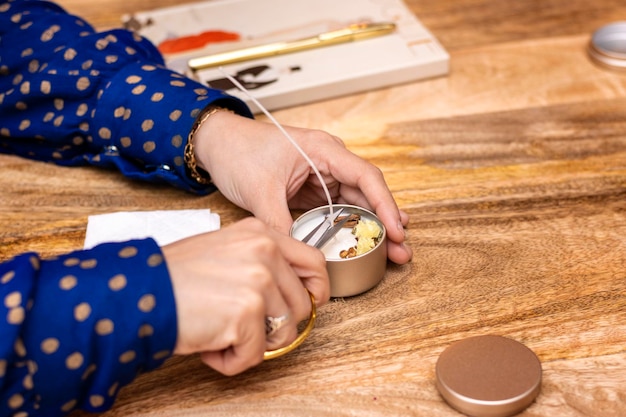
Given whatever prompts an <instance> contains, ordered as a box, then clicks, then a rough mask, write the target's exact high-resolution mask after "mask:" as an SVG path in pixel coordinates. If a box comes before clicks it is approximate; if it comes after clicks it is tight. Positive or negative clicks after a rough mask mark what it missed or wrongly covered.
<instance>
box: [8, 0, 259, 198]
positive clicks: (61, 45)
mask: <svg viewBox="0 0 626 417" xmlns="http://www.w3.org/2000/svg"><path fill="white" fill-rule="evenodd" d="M3 5H5V6H4V9H5V10H0V28H2V29H0V32H1V36H2V43H0V72H1V73H2V74H5V75H6V76H3V77H0V111H1V112H2V114H3V115H7V116H8V117H3V118H2V121H0V132H1V133H2V135H1V136H0V146H2V147H3V150H6V152H10V153H14V154H17V155H21V156H24V157H28V158H35V159H40V160H45V161H50V162H54V163H57V164H62V165H86V164H90V165H95V166H102V167H114V168H117V169H119V170H120V171H121V172H122V173H123V174H124V175H126V176H129V177H131V178H134V179H140V180H145V181H153V182H161V183H163V182H165V183H169V184H171V185H173V186H176V187H178V188H181V189H185V190H188V191H192V192H196V193H200V194H206V193H208V192H211V191H213V190H214V187H213V186H212V185H202V184H198V183H197V182H196V181H195V180H193V179H192V178H191V177H190V176H189V174H188V172H187V169H186V167H185V165H184V164H183V163H181V161H183V152H184V143H180V142H181V139H180V138H185V140H186V138H187V135H188V134H189V131H190V130H191V127H192V125H193V123H194V120H195V117H196V115H197V114H199V113H200V111H201V110H202V109H203V108H205V107H206V106H207V105H209V104H212V103H215V102H216V101H219V105H221V106H224V107H229V108H231V109H232V110H234V111H235V112H237V113H240V114H242V115H245V116H248V117H252V115H251V113H250V111H249V109H248V108H247V107H246V105H245V104H244V103H243V102H242V101H240V100H239V99H237V98H234V97H231V96H228V95H226V94H225V93H223V92H221V91H219V90H215V89H211V88H207V87H205V86H203V85H202V84H200V83H198V82H196V81H193V80H191V79H188V78H186V77H184V76H182V75H181V74H178V73H176V72H173V71H171V70H169V69H167V68H166V67H165V66H164V62H163V58H162V56H161V55H160V54H159V52H158V50H157V49H156V48H155V47H154V46H153V45H152V44H150V43H149V42H148V41H147V40H145V39H143V38H141V37H139V36H137V35H135V34H133V33H131V32H128V31H124V30H113V31H108V32H101V33H96V32H95V31H93V29H92V28H91V27H90V26H89V25H88V24H87V23H85V22H84V21H82V20H81V19H77V18H76V17H73V16H69V15H67V14H65V13H64V12H63V11H62V10H60V9H58V8H56V7H55V6H53V5H49V4H45V3H39V2H36V1H34V2H14V1H10V2H6V3H3ZM51 22H54V23H51ZM5 28H7V29H5ZM5 32H6V33H5ZM3 45H10V47H3ZM15 51H18V52H19V53H15ZM33 137H38V138H41V139H42V140H41V141H37V142H34V141H32V139H31V138H33ZM183 142H184V141H183ZM112 147H114V148H116V149H117V150H118V152H110V151H109V150H110V149H112Z"/></svg>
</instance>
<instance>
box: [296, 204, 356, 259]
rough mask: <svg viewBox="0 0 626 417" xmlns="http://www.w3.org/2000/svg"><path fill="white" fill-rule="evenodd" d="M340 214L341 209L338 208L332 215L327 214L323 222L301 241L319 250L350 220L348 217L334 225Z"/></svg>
mask: <svg viewBox="0 0 626 417" xmlns="http://www.w3.org/2000/svg"><path fill="white" fill-rule="evenodd" d="M342 212H343V208H340V209H339V210H336V211H335V212H333V213H332V214H331V213H329V214H327V215H326V216H325V217H324V220H323V221H322V222H321V223H320V224H319V225H318V226H316V227H315V228H314V229H313V230H312V231H311V232H310V233H309V234H308V235H306V236H305V237H304V239H302V241H303V242H304V243H306V244H307V245H310V246H314V247H316V248H317V249H321V247H322V246H324V245H325V244H326V242H328V241H329V240H330V239H331V238H332V237H333V236H335V235H336V234H337V232H338V231H339V230H341V228H342V227H343V225H344V224H345V223H346V222H347V221H348V220H349V219H350V216H345V217H344V218H343V219H341V220H339V221H338V222H336V223H335V221H336V220H337V218H338V217H339V215H340V214H341V213H342Z"/></svg>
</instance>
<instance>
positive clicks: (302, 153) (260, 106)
mask: <svg viewBox="0 0 626 417" xmlns="http://www.w3.org/2000/svg"><path fill="white" fill-rule="evenodd" d="M219 70H220V71H221V73H222V74H223V75H224V76H225V77H226V78H228V79H229V80H230V82H232V83H233V84H234V85H235V86H236V87H237V88H238V89H239V90H241V92H243V93H244V94H245V95H246V96H247V97H248V98H249V99H250V100H252V102H253V103H254V104H256V105H257V107H258V108H259V109H261V111H262V112H263V113H264V114H265V115H266V116H267V117H268V119H270V120H271V121H272V123H274V124H275V125H276V127H277V128H278V129H279V130H280V131H281V132H282V134H283V135H285V137H286V138H287V139H289V142H291V144H292V145H293V146H294V147H295V148H296V149H297V150H298V152H300V154H301V155H302V157H303V158H304V159H305V160H306V161H307V162H308V164H309V165H310V166H311V168H312V169H313V172H315V175H316V176H317V178H318V179H319V181H320V184H322V188H323V189H324V194H326V199H327V200H328V208H329V211H330V213H329V214H330V215H331V216H332V214H333V200H332V198H331V197H330V191H328V187H326V183H325V182H324V179H323V178H322V174H320V172H319V170H318V169H317V167H316V166H315V164H314V163H313V161H312V160H311V158H309V156H308V155H307V154H306V152H304V150H303V149H302V148H301V147H300V145H298V144H297V143H296V141H295V140H294V139H293V138H292V137H291V135H290V134H289V133H287V131H286V130H285V128H283V126H282V125H281V124H280V123H278V121H277V120H276V119H275V118H274V116H272V115H271V114H270V112H269V111H267V109H266V108H265V107H264V106H263V105H262V104H261V103H259V101H258V100H257V99H256V98H254V97H253V96H252V94H250V92H249V91H248V90H247V89H246V88H245V87H244V86H243V85H241V83H240V82H239V81H237V80H236V79H235V78H234V77H232V76H231V75H230V74H227V73H226V71H224V69H223V68H222V67H219Z"/></svg>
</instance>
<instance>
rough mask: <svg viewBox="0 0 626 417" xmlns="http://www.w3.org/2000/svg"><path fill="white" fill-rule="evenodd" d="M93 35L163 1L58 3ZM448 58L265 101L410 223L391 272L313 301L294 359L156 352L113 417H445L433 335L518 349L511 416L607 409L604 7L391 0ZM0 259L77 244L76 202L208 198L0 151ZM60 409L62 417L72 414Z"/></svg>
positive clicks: (610, 164)
mask: <svg viewBox="0 0 626 417" xmlns="http://www.w3.org/2000/svg"><path fill="white" fill-rule="evenodd" d="M61 3H62V4H63V5H65V6H66V7H68V8H69V9H70V10H71V11H74V12H77V13H80V14H82V15H83V16H85V17H87V18H88V19H89V20H91V21H92V22H94V23H95V24H96V25H97V26H98V27H99V28H109V27H112V26H116V25H117V24H118V22H119V17H120V15H121V14H123V13H126V12H130V11H133V10H143V9H147V8H150V7H159V6H164V5H167V4H174V3H178V2H177V1H175V0H150V1H148V0H142V1H132V2H129V1H127V0H101V1H99V2H87V1H84V0H63V1H61ZM407 3H408V4H409V5H410V7H411V8H412V10H413V11H414V12H415V13H416V15H417V16H419V18H420V20H421V21H422V22H423V23H424V24H425V25H426V26H427V27H428V28H429V29H430V30H431V31H432V32H433V33H434V34H435V36H437V37H438V39H439V40H440V41H441V42H442V44H443V45H444V47H445V48H446V49H447V50H448V51H449V52H450V54H451V71H450V74H449V76H446V77H441V78H437V79H432V80H427V81H421V82H416V83H412V84H408V85H402V86H397V87H393V88H388V89H383V90H379V91H371V92H366V93H363V94H356V95H352V96H349V97H342V98H338V99H335V100H329V101H325V102H319V103H314V104H310V105H305V106H300V107H297V108H291V109H286V110H282V111H277V112H275V116H276V117H277V118H278V119H279V120H280V121H281V122H283V123H285V124H293V125H298V126H304V127H312V128H320V129H324V130H327V131H330V132H333V133H335V134H337V135H339V136H340V137H342V138H343V139H344V140H345V142H346V144H347V146H348V147H349V148H350V149H352V150H353V151H354V152H356V153H357V154H359V155H362V156H363V157H364V158H367V159H368V160H370V161H372V162H373V163H375V164H376V165H378V166H379V167H380V168H381V169H382V170H383V171H384V173H385V176H386V178H387V180H388V182H389V184H390V186H391V189H392V190H393V193H394V195H395V197H396V199H397V201H398V203H399V205H400V206H401V208H402V209H404V210H406V211H407V212H408V213H410V215H411V216H412V220H411V223H410V225H409V228H408V235H409V242H410V245H411V246H412V247H413V250H414V251H415V256H414V259H413V261H412V262H411V263H410V264H408V265H405V266H397V265H390V266H389V268H388V273H387V275H386V277H385V279H384V280H383V282H382V283H381V284H380V285H379V286H378V287H376V288H374V289H373V290H371V291H370V292H368V293H366V294H363V295H360V296H357V297H353V298H348V299H338V300H334V301H332V302H331V303H329V304H328V305H326V306H324V307H322V308H321V309H320V311H319V319H318V323H317V326H316V328H315V329H314V331H313V333H312V335H311V336H310V338H309V339H308V340H307V341H306V342H305V343H304V344H303V345H302V346H301V347H300V348H299V349H298V350H297V351H295V352H293V353H291V354H289V355H287V356H284V357H282V358H279V359H275V360H272V361H269V362H266V363H264V364H262V365H260V366H259V367H257V368H255V369H253V370H250V371H249V372H246V373H244V374H242V375H239V376H236V377H231V378H227V377H223V376H220V375H218V374H217V373H215V372H213V371H211V370H210V369H208V368H205V367H203V366H202V365H201V363H200V362H199V360H198V359H197V358H195V357H190V358H173V359H171V360H170V361H169V362H168V363H166V365H165V366H164V367H163V368H161V369H159V370H157V371H155V372H152V373H149V374H146V375H143V376H141V377H140V378H139V379H137V380H136V381H135V382H134V383H133V384H131V385H130V386H128V387H126V388H125V389H123V390H122V392H121V394H120V396H119V398H118V401H117V403H116V407H115V408H114V409H113V410H111V411H110V412H108V413H106V416H107V417H113V416H125V417H127V416H148V415H155V416H320V415H323V416H418V415H419V416H456V415H458V413H456V412H455V411H454V410H452V409H451V408H450V407H448V406H447V405H446V404H445V403H444V402H443V401H442V399H441V398H440V396H439V395H438V393H437V391H436V388H435V383H434V382H435V378H434V377H435V374H434V369H435V363H436V361H437V358H438V355H439V354H440V353H441V352H442V351H443V349H445V348H446V347H447V346H449V345H450V344H451V343H452V342H454V341H456V340H459V339H462V338H465V337H468V336H475V335H483V334H499V335H504V336H508V337H511V338H514V339H516V340H519V341H521V342H523V343H525V344H526V345H527V346H528V347H530V348H531V349H533V350H534V351H535V352H536V353H537V355H538V356H539V358H540V359H541V361H542V364H543V371H544V372H543V376H544V380H543V386H542V392H541V394H540V396H539V397H538V399H537V400H536V402H535V403H534V404H533V405H532V406H531V407H530V408H529V409H528V410H527V411H525V412H524V413H523V414H522V415H524V416H566V417H569V416H571V417H578V416H594V417H595V416H603V417H610V416H615V417H617V416H624V415H626V201H625V200H626V73H617V72H612V71H608V70H604V69H601V68H599V67H597V66H595V65H593V64H592V63H591V62H590V61H589V59H588V58H587V55H586V52H585V48H586V45H587V42H588V40H589V36H590V34H591V32H592V31H593V30H594V29H596V28H597V27H599V26H601V25H603V24H605V23H609V22H612V21H616V20H622V19H623V18H624V16H625V15H626V3H625V2H624V1H623V0H596V1H593V2H591V1H588V0H544V1H541V2H539V1H521V0H520V1H516V2H506V1H495V0H437V1H429V0H408V1H407ZM0 166H1V167H2V168H1V170H0V189H1V190H2V191H1V196H2V197H1V202H0V213H1V214H0V245H1V247H0V259H7V258H8V257H10V256H12V255H14V254H17V253H20V252H23V251H26V250H36V251H39V252H40V253H42V254H43V255H46V256H48V255H54V254H57V253H62V252H66V251H69V250H72V249H76V248H80V247H81V246H82V242H83V239H84V232H85V226H86V221H87V216H88V215H89V214H95V213H103V212H111V211H117V210H150V209H182V208H204V207H210V208H211V209H212V210H214V211H216V212H218V213H219V214H220V215H221V217H222V222H223V224H229V223H231V222H233V221H235V220H237V219H240V218H242V217H244V216H245V215H246V213H245V212H243V211H242V210H240V209H237V208H236V207H234V206H232V205H231V204H230V203H228V202H227V201H226V200H225V199H224V198H223V197H222V196H220V195H219V194H214V195H211V196H208V197H204V198H199V197H195V196H192V195H189V194H186V193H184V192H181V191H177V190H174V189H170V188H167V187H158V186H152V185H147V184H141V183H135V182H131V181H128V180H125V179H123V178H122V177H121V175H119V174H117V173H115V172H104V171H99V170H96V169H91V168H62V167H56V166H53V165H49V164H43V163H37V162H32V161H26V160H23V159H19V158H16V157H12V156H0ZM79 414H80V413H79Z"/></svg>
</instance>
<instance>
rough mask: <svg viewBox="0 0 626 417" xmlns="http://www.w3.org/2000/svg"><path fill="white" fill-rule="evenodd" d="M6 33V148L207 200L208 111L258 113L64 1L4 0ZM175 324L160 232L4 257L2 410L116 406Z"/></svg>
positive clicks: (1, 110) (155, 359)
mask: <svg viewBox="0 0 626 417" xmlns="http://www.w3.org/2000/svg"><path fill="white" fill-rule="evenodd" d="M0 38H1V42H0V114H2V116H3V117H2V118H0V147H2V151H3V152H6V153H12V154H15V155H20V156H23V157H27V158H32V159H37V160H42V161H49V162H53V163H56V164H61V165H68V166H71V165H94V166H102V167H112V168H117V169H118V170H119V171H120V172H121V173H122V174H124V175H126V176H128V177H130V178H133V179H138V180H145V181H154V182H160V183H168V184H171V185H173V186H175V187H179V188H181V189H184V190H189V191H192V192H196V193H201V194H206V193H208V192H211V191H212V190H213V189H212V188H207V186H205V185H200V184H198V183H197V182H196V181H194V180H193V179H192V178H190V177H189V175H188V172H187V170H186V167H185V164H184V163H183V152H184V147H185V143H186V138H187V135H188V133H189V131H190V129H191V127H192V125H193V122H194V120H195V118H196V116H197V115H198V114H199V113H200V112H201V111H202V109H203V108H204V107H206V106H207V105H209V104H214V103H215V104H219V105H220V106H224V107H228V108H231V109H232V110H234V111H235V112H237V113H239V114H242V115H244V116H247V117H252V115H251V113H250V112H249V110H248V108H247V107H246V106H245V104H244V103H243V102H241V101H240V100H238V99H236V98H233V97H230V96H228V95H226V94H224V93H222V92H220V91H217V90H213V89H210V88H206V86H203V85H201V84H199V83H197V82H195V81H193V80H190V79H187V78H185V77H184V76H182V75H180V74H177V73H175V72H173V71H171V70H169V69H167V68H166V67H165V66H164V62H163V59H162V57H161V56H160V54H159V53H158V51H157V49H156V48H155V47H154V46H153V45H152V44H150V43H149V42H148V41H146V40H145V39H142V38H141V37H139V36H137V35H136V34H133V33H131V32H128V31H124V30H113V31H108V32H101V33H97V32H95V31H94V30H93V28H92V27H91V26H90V25H89V24H88V23H86V22H85V21H83V20H82V19H80V18H77V17H75V16H70V15H68V14H67V13H65V11H64V10H62V9H61V8H60V7H58V6H56V5H54V4H53V3H49V2H40V1H28V2H26V1H14V0H5V1H0ZM33 138H37V140H33ZM176 330H177V329H176V314H175V305H174V298H173V293H172V288H171V283H170V281H169V275H168V272H167V267H166V265H165V262H164V260H163V256H162V254H161V252H160V249H159V248H158V246H157V245H156V244H155V242H154V241H152V240H140V241H132V242H127V243H115V244H106V245H100V246H98V247H96V248H94V249H92V250H89V251H77V252H74V253H71V254H68V255H65V256H59V257H57V258H55V259H48V260H41V259H40V258H39V257H38V256H37V255H36V254H32V253H28V254H23V255H20V256H18V257H16V258H14V259H12V260H10V261H8V262H5V263H2V264H0V334H1V335H2V337H1V338H0V387H1V391H0V415H14V416H33V415H45V416H59V415H64V414H66V413H70V412H71V411H73V410H75V409H76V408H83V409H85V410H87V411H92V412H102V411H105V410H106V409H108V408H110V407H111V405H112V404H113V401H114V400H115V396H116V395H117V393H118V392H119V390H120V388H121V387H123V386H124V385H126V384H128V383H129V382H131V381H132V380H133V379H134V378H135V377H136V375H137V372H138V371H139V370H143V371H147V370H151V369H154V368H156V367H158V366H160V365H161V364H162V363H163V361H164V360H165V359H167V358H168V357H169V356H170V355H171V352H172V349H173V347H174V344H175V341H176ZM59 381H63V383H62V384H60V383H59Z"/></svg>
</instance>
